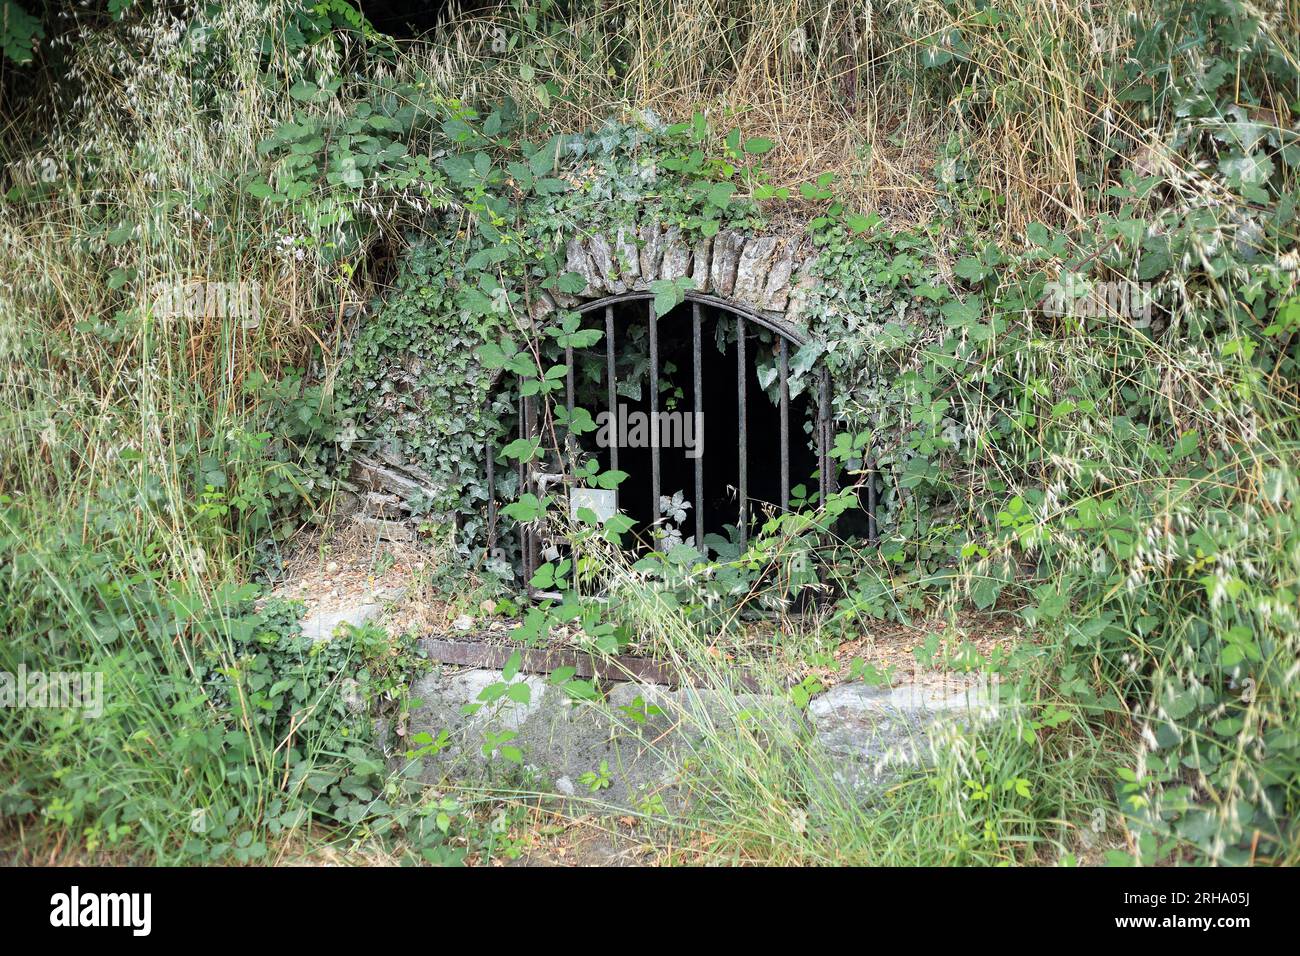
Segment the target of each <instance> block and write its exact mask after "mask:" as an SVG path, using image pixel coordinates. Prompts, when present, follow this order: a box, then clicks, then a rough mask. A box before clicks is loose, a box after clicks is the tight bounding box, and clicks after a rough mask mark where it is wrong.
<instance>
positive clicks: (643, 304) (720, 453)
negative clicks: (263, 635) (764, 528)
mask: <svg viewBox="0 0 1300 956" xmlns="http://www.w3.org/2000/svg"><path fill="white" fill-rule="evenodd" d="M613 308H614V346H615V361H616V381H617V389H618V396H617V397H618V402H619V404H621V405H623V406H625V409H626V412H627V414H628V416H629V418H631V416H633V415H634V414H641V415H644V416H646V419H647V420H648V418H649V413H650V393H649V332H648V308H649V302H648V301H645V300H636V301H627V302H620V303H617V304H615V305H614V307H613ZM692 309H693V304H692V303H690V302H685V303H682V304H681V305H679V306H677V307H676V308H674V309H673V310H672V311H671V312H669V313H667V314H666V315H664V316H661V317H660V318H659V320H658V326H659V377H660V391H659V411H660V412H661V413H662V412H673V413H680V414H682V415H689V414H691V413H693V412H694V411H695V408H696V404H695V395H694V366H693V329H692ZM584 324H585V325H587V326H589V327H593V328H602V329H603V327H604V310H603V309H598V310H596V311H595V312H594V313H589V314H588V315H587V316H585V321H584ZM736 327H737V317H736V315H735V314H734V313H732V312H729V311H726V310H724V309H717V308H713V307H711V306H701V348H700V358H701V376H700V377H701V385H702V390H701V391H702V396H703V419H702V421H703V429H702V432H703V435H702V438H703V440H702V442H699V443H698V447H700V448H701V452H702V461H703V475H704V481H703V490H704V495H703V506H704V533H705V538H706V540H707V539H708V537H709V536H710V535H715V534H716V535H721V536H722V537H723V538H724V539H726V540H728V541H734V540H736V538H737V535H736V534H735V533H734V528H735V526H736V525H737V523H738V518H739V500H738V497H737V486H738V482H739V474H740V467H739V459H740V448H739V430H738V421H739V398H740V389H739V387H738V382H737V345H736ZM743 327H744V329H745V348H746V362H745V381H746V389H745V396H746V410H747V429H746V437H747V446H748V469H747V471H748V491H747V497H748V501H749V517H750V527H751V529H752V528H753V527H754V526H755V524H756V523H761V522H762V521H763V520H764V518H765V516H766V515H767V514H768V513H770V511H772V510H773V509H774V508H776V507H777V506H778V505H779V502H780V500H781V446H780V433H781V432H780V429H781V410H780V405H779V398H778V396H779V391H778V389H779V385H778V379H777V378H776V368H777V361H778V352H777V349H778V347H779V346H778V343H779V341H780V336H778V335H777V334H776V333H773V332H771V331H770V330H768V329H764V328H762V327H761V326H758V325H757V324H755V323H753V322H749V321H745V322H743ZM788 348H789V350H790V355H791V356H793V354H794V351H795V349H796V346H795V345H794V344H793V343H790V344H789V345H788ZM605 364H606V355H605V342H604V340H603V339H602V341H601V342H600V343H598V344H597V345H596V346H595V347H594V348H592V349H591V350H589V351H587V352H586V353H584V354H580V355H575V359H574V366H575V372H576V382H575V403H576V404H577V405H579V406H581V407H583V408H586V409H587V410H588V411H590V412H591V414H592V415H593V416H596V415H597V414H599V413H600V412H603V411H606V410H608V405H609V399H608V391H607V388H608V386H607V379H606V375H605ZM761 368H766V370H767V375H768V376H770V378H767V377H765V379H766V380H767V381H768V388H767V389H764V388H763V387H762V385H761V384H760V378H759V371H760V369H761ZM815 412H816V395H815V389H812V390H809V389H802V390H800V389H799V387H798V384H796V385H794V386H792V388H791V398H790V408H789V445H790V451H789V456H790V479H789V480H790V487H791V489H792V494H791V499H792V501H793V502H794V503H795V504H797V503H798V500H799V498H800V494H799V493H800V492H801V491H802V492H804V493H805V494H807V493H808V492H809V491H811V492H813V493H815V492H816V490H817V477H816V469H817V452H816V449H815V443H814V440H813V438H812V435H813V432H812V423H813V421H814V418H815ZM679 421H681V422H682V424H683V426H685V420H684V419H679ZM596 437H597V436H596V434H595V433H593V434H589V435H584V436H583V442H582V445H583V448H584V449H585V450H586V451H588V452H589V453H591V454H593V455H595V456H596V458H597V459H598V460H599V462H600V465H601V468H602V470H603V469H608V468H610V467H612V463H611V454H610V449H609V448H602V447H599V446H598V443H597V441H596ZM683 437H685V432H683ZM692 437H695V438H697V441H698V436H692ZM689 450H690V449H688V448H686V447H681V446H680V445H679V446H678V447H661V448H660V451H659V455H660V458H659V462H660V496H661V497H662V498H670V499H671V498H672V497H673V496H674V494H675V493H680V494H681V496H682V498H683V499H684V500H685V501H688V502H690V505H691V506H690V508H688V509H686V511H685V519H684V520H682V521H673V522H672V523H673V524H674V525H675V526H676V527H677V528H678V530H679V531H680V538H681V540H683V541H690V540H691V539H693V538H694V536H695V532H696V524H695V509H696V508H698V507H699V506H700V502H697V501H695V460H694V458H692V457H689V455H688V451H689ZM618 467H619V470H621V471H624V472H627V474H628V477H627V478H626V479H625V480H624V482H623V483H622V485H620V487H619V493H618V497H619V501H618V504H619V507H620V508H621V509H622V510H623V511H624V512H625V513H626V514H627V515H628V516H629V517H630V518H632V519H633V520H634V521H636V522H637V526H636V528H635V530H634V534H636V535H637V536H638V538H639V539H640V540H641V542H642V546H643V547H644V546H646V545H648V544H649V543H650V541H651V535H650V526H651V524H652V521H653V502H654V498H653V493H652V451H651V449H650V448H649V447H630V446H629V445H627V444H623V445H620V447H619V449H618ZM801 485H802V486H803V487H802V488H800V487H799V486H801ZM664 520H667V521H672V518H671V517H667V516H665V518H663V519H661V526H662V524H663V522H664ZM728 526H731V527H728ZM696 545H697V547H698V545H699V542H696Z"/></svg>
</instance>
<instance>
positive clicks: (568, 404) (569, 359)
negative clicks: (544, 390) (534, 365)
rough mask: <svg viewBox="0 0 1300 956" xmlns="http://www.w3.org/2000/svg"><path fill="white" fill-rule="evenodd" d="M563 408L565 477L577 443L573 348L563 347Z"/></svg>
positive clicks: (562, 463) (570, 346) (576, 448)
mask: <svg viewBox="0 0 1300 956" xmlns="http://www.w3.org/2000/svg"><path fill="white" fill-rule="evenodd" d="M564 406H565V408H567V409H568V410H569V417H568V422H569V425H568V427H567V428H566V429H565V430H564V450H565V453H566V454H565V456H564V458H565V460H564V461H563V462H561V463H560V467H561V468H563V469H564V473H565V474H566V475H567V474H569V473H570V470H571V468H572V466H573V459H574V458H575V457H576V454H577V450H578V443H577V441H576V440H575V439H574V437H573V346H572V345H566V346H565V347H564Z"/></svg>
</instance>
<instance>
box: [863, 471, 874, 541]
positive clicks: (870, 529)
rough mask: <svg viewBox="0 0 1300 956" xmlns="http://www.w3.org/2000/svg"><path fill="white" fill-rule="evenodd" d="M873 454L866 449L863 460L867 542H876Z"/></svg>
mask: <svg viewBox="0 0 1300 956" xmlns="http://www.w3.org/2000/svg"><path fill="white" fill-rule="evenodd" d="M875 458H876V456H875V453H874V452H873V451H872V450H871V449H870V448H868V449H867V457H866V458H864V459H863V464H864V465H865V466H866V469H865V470H866V472H867V540H868V541H869V542H871V543H872V544H875V542H876V461H875Z"/></svg>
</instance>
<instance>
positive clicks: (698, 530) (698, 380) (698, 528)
mask: <svg viewBox="0 0 1300 956" xmlns="http://www.w3.org/2000/svg"><path fill="white" fill-rule="evenodd" d="M691 309H692V311H691V347H692V349H693V353H692V354H693V355H694V358H695V382H694V386H695V432H694V435H695V448H694V452H695V549H696V550H697V551H699V552H700V553H701V554H705V553H707V552H705V550H704V371H703V367H702V366H703V364H704V363H703V360H702V359H703V356H702V354H701V352H702V350H701V347H700V304H699V303H698V302H694V303H692V305H691Z"/></svg>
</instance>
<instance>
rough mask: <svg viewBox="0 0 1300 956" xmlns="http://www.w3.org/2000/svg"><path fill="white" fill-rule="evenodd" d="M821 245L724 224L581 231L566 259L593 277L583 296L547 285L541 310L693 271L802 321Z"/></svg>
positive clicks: (740, 299)
mask: <svg viewBox="0 0 1300 956" xmlns="http://www.w3.org/2000/svg"><path fill="white" fill-rule="evenodd" d="M813 257H814V250H813V248H812V246H811V244H810V243H809V242H808V241H807V239H806V238H804V237H802V236H757V235H753V236H751V235H746V234H744V233H742V232H738V231H735V230H730V229H728V230H723V231H722V232H719V233H718V234H717V235H716V236H713V237H712V238H708V239H699V240H696V241H695V242H688V241H687V240H686V239H685V238H683V236H682V233H681V230H680V229H678V228H677V227H675V226H673V227H669V228H664V227H663V226H662V225H660V224H658V223H650V224H646V225H642V226H641V227H640V228H637V229H634V228H632V227H627V228H621V229H619V231H618V232H617V233H615V234H613V235H605V234H599V233H598V234H595V235H592V236H587V237H585V238H584V237H574V238H572V239H570V240H569V242H568V244H567V245H566V247H565V266H566V268H567V270H568V271H569V272H576V273H578V274H579V275H581V276H582V277H583V278H584V279H585V280H586V282H587V287H586V288H585V289H584V290H583V291H582V293H581V294H580V295H578V296H568V295H564V294H562V293H554V294H547V293H542V295H541V297H540V298H539V299H537V300H535V301H534V302H533V303H532V304H531V306H530V312H531V313H532V315H533V317H534V318H537V317H538V316H540V315H544V314H545V313H547V312H549V311H551V310H552V309H553V308H555V307H556V306H560V307H562V308H572V307H574V306H576V305H578V304H579V303H581V302H582V301H583V300H584V299H597V298H602V297H604V296H610V295H623V294H625V293H628V292H638V291H645V290H648V289H649V288H650V283H651V282H653V281H655V280H656V279H678V278H681V277H684V276H689V277H690V278H691V279H692V280H694V284H695V291H697V292H701V293H707V294H709V295H714V296H717V297H718V298H720V299H726V300H728V301H729V302H733V303H735V304H736V305H740V306H744V307H746V308H749V309H753V310H754V311H756V312H762V313H766V314H768V315H771V316H773V317H776V318H781V319H784V320H785V321H787V322H790V323H793V324H798V323H800V322H801V321H802V319H803V318H804V315H805V310H806V308H807V305H808V293H809V291H810V290H811V288H812V286H813V282H814V279H813V276H812V272H811V269H810V268H809V267H810V265H811V262H812V260H813Z"/></svg>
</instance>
